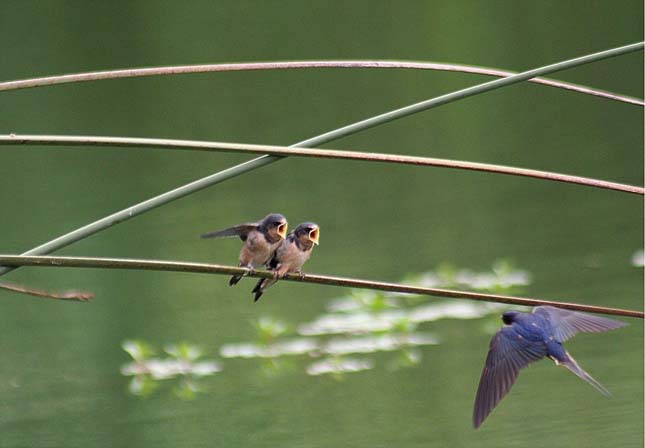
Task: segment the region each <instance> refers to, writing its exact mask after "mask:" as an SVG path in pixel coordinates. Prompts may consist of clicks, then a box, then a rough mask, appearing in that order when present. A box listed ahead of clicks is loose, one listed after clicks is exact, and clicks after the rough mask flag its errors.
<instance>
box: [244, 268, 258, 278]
mask: <svg viewBox="0 0 645 448" xmlns="http://www.w3.org/2000/svg"><path fill="white" fill-rule="evenodd" d="M253 274H255V269H253V268H250V267H247V268H246V272H245V273H244V274H242V275H243V276H244V277H246V276H248V275H253Z"/></svg>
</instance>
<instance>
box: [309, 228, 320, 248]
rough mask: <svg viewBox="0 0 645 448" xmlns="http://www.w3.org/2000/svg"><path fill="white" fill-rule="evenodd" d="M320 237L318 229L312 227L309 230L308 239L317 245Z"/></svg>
mask: <svg viewBox="0 0 645 448" xmlns="http://www.w3.org/2000/svg"><path fill="white" fill-rule="evenodd" d="M319 237H320V229H313V230H312V231H311V232H309V239H310V240H311V241H313V243H314V244H315V245H316V246H317V245H318V238H319Z"/></svg>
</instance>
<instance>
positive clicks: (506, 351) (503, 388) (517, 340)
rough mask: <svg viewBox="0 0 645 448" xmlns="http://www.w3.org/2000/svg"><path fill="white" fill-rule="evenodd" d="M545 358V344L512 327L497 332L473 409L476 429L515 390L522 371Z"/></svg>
mask: <svg viewBox="0 0 645 448" xmlns="http://www.w3.org/2000/svg"><path fill="white" fill-rule="evenodd" d="M544 356H546V345H545V344H543V343H538V342H531V341H527V340H526V339H524V338H523V337H522V336H521V335H520V334H518V333H517V332H516V331H515V330H514V329H513V327H512V326H508V327H504V328H502V329H501V330H500V331H498V332H497V334H496V335H495V337H493V340H492V341H491V342H490V349H489V350H488V356H487V357H486V364H484V370H483V371H482V376H481V379H480V380H479V388H478V389H477V396H476V398H475V408H474V409H473V425H474V426H475V428H479V426H480V425H481V424H482V423H483V422H484V420H485V419H486V417H488V415H489V414H490V413H491V411H492V410H493V409H494V408H495V406H497V404H498V403H499V402H500V401H502V398H504V396H505V395H506V394H507V393H508V391H510V390H511V387H512V386H513V384H514V383H515V380H516V379H517V375H518V374H519V372H520V370H521V369H523V368H524V367H526V366H527V365H529V364H530V363H531V362H534V361H538V360H539V359H542V358H543V357H544Z"/></svg>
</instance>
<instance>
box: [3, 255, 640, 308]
mask: <svg viewBox="0 0 645 448" xmlns="http://www.w3.org/2000/svg"><path fill="white" fill-rule="evenodd" d="M0 265H8V266H40V267H58V268H104V269H132V270H152V271H172V272H187V273H199V274H223V275H246V276H248V277H256V278H273V273H272V272H269V271H254V272H250V271H249V270H248V269H246V268H240V267H235V266H226V265H219V264H206V263H185V262H178V261H159V260H133V259H125V258H95V257H49V256H48V257H42V256H18V255H0ZM283 280H286V281H292V282H304V283H316V284H319V285H331V286H342V287H350V288H361V289H373V290H378V291H390V292H398V293H409V294H418V295H428V296H437V297H449V298H453V299H469V300H478V301H483V302H497V303H507V304H512V305H523V306H540V305H550V306H557V307H559V308H566V309H570V310H575V311H586V312H589V313H600V314H613V315H616V316H625V317H636V318H639V319H643V318H644V317H645V314H644V313H643V312H641V311H635V310H625V309H619V308H607V307H601V306H593V305H582V304H577V303H570V302H559V301H553V300H543V299H533V298H528V297H513V296H503V295H499V294H484V293H477V292H470V291H454V290H449V289H437V288H425V287H421V286H410V285H402V284H398V283H388V282H378V281H372V280H361V279H354V278H345V277H332V276H327V275H315V274H305V275H300V274H287V276H286V277H284V279H283Z"/></svg>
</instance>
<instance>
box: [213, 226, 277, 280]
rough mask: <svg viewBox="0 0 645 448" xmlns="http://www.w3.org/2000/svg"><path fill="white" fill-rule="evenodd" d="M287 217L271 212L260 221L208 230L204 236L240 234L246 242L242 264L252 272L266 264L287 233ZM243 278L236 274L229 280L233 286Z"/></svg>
mask: <svg viewBox="0 0 645 448" xmlns="http://www.w3.org/2000/svg"><path fill="white" fill-rule="evenodd" d="M287 227H288V224H287V219H286V218H285V217H284V216H282V215H281V214H279V213H271V214H270V215H267V216H265V217H264V219H262V220H261V221H258V222H249V223H244V224H238V225H236V226H233V227H229V228H228V229H224V230H217V231H215V232H208V233H205V234H203V235H202V238H226V237H235V236H239V237H240V239H241V240H242V241H244V244H243V245H242V250H241V251H240V266H241V267H245V268H248V269H249V270H250V271H251V272H253V270H254V269H255V268H256V267H258V266H262V265H264V264H266V263H267V262H268V261H269V260H270V259H271V257H272V256H273V254H274V252H275V251H276V249H277V248H278V247H279V246H280V243H281V242H282V241H284V238H285V237H286V235H287ZM241 278H242V276H241V275H234V276H233V277H231V280H230V281H229V282H228V284H229V285H231V286H233V285H235V284H237V282H239V281H240V279H241Z"/></svg>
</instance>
